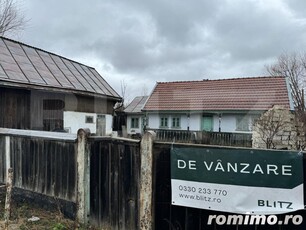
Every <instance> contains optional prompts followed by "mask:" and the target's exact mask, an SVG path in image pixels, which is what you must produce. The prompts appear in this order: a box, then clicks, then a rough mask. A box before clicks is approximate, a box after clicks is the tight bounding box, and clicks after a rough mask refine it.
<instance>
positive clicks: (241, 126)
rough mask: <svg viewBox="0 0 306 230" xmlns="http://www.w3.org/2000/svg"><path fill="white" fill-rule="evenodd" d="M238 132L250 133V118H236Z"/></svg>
mask: <svg viewBox="0 0 306 230" xmlns="http://www.w3.org/2000/svg"><path fill="white" fill-rule="evenodd" d="M236 130H237V131H250V124H249V118H248V117H247V116H238V117H237V118H236Z"/></svg>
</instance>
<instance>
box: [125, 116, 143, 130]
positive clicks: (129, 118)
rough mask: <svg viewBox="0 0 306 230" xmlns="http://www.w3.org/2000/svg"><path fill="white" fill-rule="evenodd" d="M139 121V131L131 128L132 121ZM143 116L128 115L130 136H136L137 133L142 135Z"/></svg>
mask: <svg viewBox="0 0 306 230" xmlns="http://www.w3.org/2000/svg"><path fill="white" fill-rule="evenodd" d="M137 117H138V119H139V128H138V129H135V128H131V121H132V118H137ZM142 118H143V117H142V115H128V116H127V121H126V122H127V124H126V125H127V133H128V134H136V133H142V127H143V125H142V120H143V119H142Z"/></svg>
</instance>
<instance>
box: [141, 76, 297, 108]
mask: <svg viewBox="0 0 306 230" xmlns="http://www.w3.org/2000/svg"><path fill="white" fill-rule="evenodd" d="M290 98H291V97H290V94H289V90H288V84H287V81H286V79H285V78H284V77H248V78H234V79H220V80H202V81H182V82H158V83H157V84H156V86H155V89H154V90H153V92H152V94H151V96H150V97H149V99H148V100H147V103H146V105H145V106H144V108H143V110H144V111H242V110H243V111H252V110H253V111H255V110H257V111H262V110H268V109H269V108H271V107H272V106H273V105H280V106H284V107H285V108H288V109H293V108H292V103H291V102H292V101H290Z"/></svg>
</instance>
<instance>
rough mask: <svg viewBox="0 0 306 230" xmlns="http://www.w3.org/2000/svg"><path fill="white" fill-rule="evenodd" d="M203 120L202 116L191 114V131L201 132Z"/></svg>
mask: <svg viewBox="0 0 306 230" xmlns="http://www.w3.org/2000/svg"><path fill="white" fill-rule="evenodd" d="M201 118H202V114H198V113H195V114H190V118H189V129H190V130H192V131H200V130H201Z"/></svg>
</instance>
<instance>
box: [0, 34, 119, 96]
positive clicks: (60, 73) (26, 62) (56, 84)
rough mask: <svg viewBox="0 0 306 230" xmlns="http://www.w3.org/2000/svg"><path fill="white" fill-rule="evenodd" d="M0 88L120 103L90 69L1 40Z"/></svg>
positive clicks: (100, 78) (111, 89)
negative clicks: (62, 94)
mask: <svg viewBox="0 0 306 230" xmlns="http://www.w3.org/2000/svg"><path fill="white" fill-rule="evenodd" d="M0 85H9V86H15V87H27V88H33V89H45V90H52V91H63V92H73V93H77V94H84V95H90V96H99V97H111V98H113V99H114V100H118V101H119V100H121V98H120V96H119V94H118V93H117V92H116V91H115V90H114V89H113V88H112V87H111V86H110V85H109V84H108V83H107V82H106V81H105V80H104V78H103V77H102V76H101V75H100V74H99V73H98V72H97V71H96V70H95V69H94V68H92V67H89V66H87V65H84V64H81V63H78V62H75V61H73V60H70V59H67V58H65V57H62V56H59V55H57V54H53V53H50V52H47V51H44V50H41V49H38V48H35V47H32V46H29V45H26V44H23V43H20V42H17V41H14V40H11V39H7V38H4V37H0Z"/></svg>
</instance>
